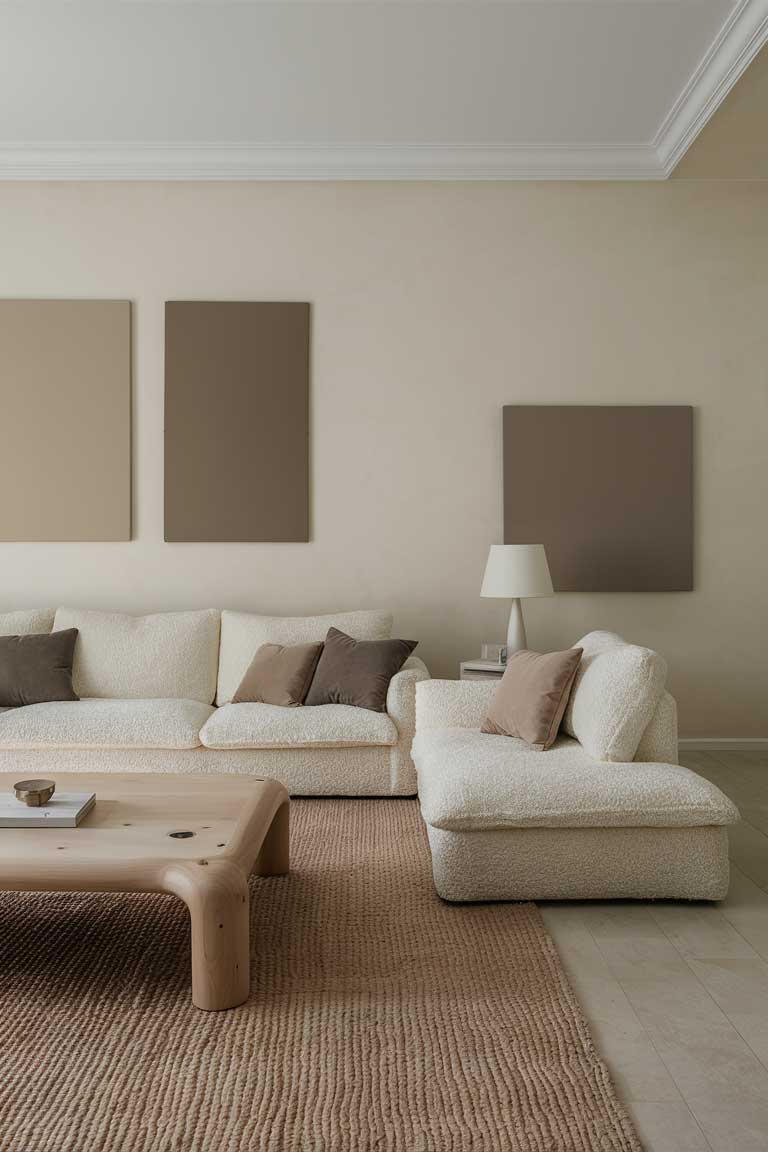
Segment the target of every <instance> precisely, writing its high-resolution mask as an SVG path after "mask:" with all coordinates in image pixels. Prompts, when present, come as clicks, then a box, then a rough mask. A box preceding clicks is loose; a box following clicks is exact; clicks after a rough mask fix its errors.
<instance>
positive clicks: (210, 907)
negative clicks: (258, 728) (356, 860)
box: [0, 772, 289, 1011]
mask: <svg viewBox="0 0 768 1152" xmlns="http://www.w3.org/2000/svg"><path fill="white" fill-rule="evenodd" d="M19 775H23V773H21V774H16V775H11V774H9V773H0V792H12V791H13V785H14V784H15V783H16V781H17V780H18V779H19ZM46 775H48V773H46ZM50 779H53V780H55V781H56V784H57V788H58V790H59V791H60V792H95V793H96V806H95V808H94V809H93V810H92V811H91V812H90V813H89V814H88V815H87V816H86V817H85V818H84V820H83V822H82V823H81V824H80V825H79V827H77V828H2V829H0V889H9V890H14V891H48V890H52V891H84V892H92V891H93V892H96V891H98V892H170V893H172V894H173V895H174V896H178V897H179V898H180V899H181V900H183V901H184V903H185V904H186V905H187V907H188V908H189V913H190V918H191V923H192V1000H193V1003H194V1004H196V1005H197V1007H198V1008H204V1009H206V1010H207V1011H216V1010H218V1009H221V1008H234V1007H235V1006H236V1005H238V1004H242V1003H243V1001H244V1000H245V999H247V997H248V989H249V968H250V949H249V930H248V917H249V901H248V876H249V875H250V874H251V873H255V874H257V875H259V876H275V875H280V874H283V873H285V872H287V871H288V806H289V800H288V793H287V791H286V790H285V788H284V787H283V786H282V784H279V783H278V782H277V781H276V780H258V779H256V778H254V777H252V776H250V777H249V776H186V775H184V776H180V775H171V774H170V773H169V774H168V775H164V774H163V775H149V774H144V773H131V774H125V775H123V774H117V773H109V774H106V773H104V774H99V775H84V774H81V773H74V772H61V773H59V774H58V775H57V774H56V773H55V772H53V773H50ZM174 832H191V833H193V835H192V836H189V837H174V836H173V835H172V833H174Z"/></svg>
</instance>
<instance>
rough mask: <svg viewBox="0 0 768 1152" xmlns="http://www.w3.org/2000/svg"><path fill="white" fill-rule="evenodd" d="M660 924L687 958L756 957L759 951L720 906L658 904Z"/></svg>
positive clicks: (654, 911) (656, 914) (655, 912)
mask: <svg viewBox="0 0 768 1152" xmlns="http://www.w3.org/2000/svg"><path fill="white" fill-rule="evenodd" d="M651 914H652V915H653V918H654V920H655V921H656V923H657V924H658V925H659V926H660V927H661V928H662V929H663V930H664V932H665V933H666V935H667V936H668V937H669V939H670V940H671V941H672V943H673V944H674V946H675V948H677V950H678V952H680V953H681V954H682V955H683V956H685V957H686V959H687V958H688V957H691V956H695V957H697V958H699V959H706V958H707V957H733V958H736V959H738V958H739V957H745V958H752V957H755V955H756V953H755V950H754V949H753V948H752V947H751V945H750V944H748V943H747V941H746V940H745V939H744V937H743V936H742V935H741V934H740V933H739V932H737V931H736V929H735V928H734V926H733V925H732V924H731V923H729V921H728V920H727V919H726V917H725V916H724V915H723V912H722V910H721V909H720V907H719V906H718V905H716V904H704V903H701V904H676V903H672V902H671V901H670V902H668V903H659V904H654V905H653V907H652V909H651Z"/></svg>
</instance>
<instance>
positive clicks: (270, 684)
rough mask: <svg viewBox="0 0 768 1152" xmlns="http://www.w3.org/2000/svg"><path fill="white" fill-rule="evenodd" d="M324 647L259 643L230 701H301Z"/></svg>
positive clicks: (294, 703) (286, 704) (282, 703)
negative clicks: (259, 645)
mask: <svg viewBox="0 0 768 1152" xmlns="http://www.w3.org/2000/svg"><path fill="white" fill-rule="evenodd" d="M322 650H323V645H322V643H320V644H291V645H290V646H289V647H284V646H283V645H282V644H262V645H261V647H260V648H259V649H258V651H257V652H256V655H255V656H254V658H253V660H251V663H250V665H249V667H248V671H247V672H246V674H245V676H243V678H242V680H241V681H240V684H239V687H238V689H237V692H235V694H234V696H233V697H232V703H233V704H278V705H280V707H282V708H298V706H299V704H303V703H304V697H305V696H306V694H307V691H308V689H309V686H310V684H311V683H312V677H313V676H314V674H315V668H317V662H318V660H319V659H320V653H321V652H322Z"/></svg>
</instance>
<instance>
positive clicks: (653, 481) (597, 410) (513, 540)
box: [504, 405, 693, 592]
mask: <svg viewBox="0 0 768 1152" xmlns="http://www.w3.org/2000/svg"><path fill="white" fill-rule="evenodd" d="M504 541H505V543H507V544H522V543H539V542H540V543H543V544H544V545H545V547H546V549H547V556H548V558H549V566H550V570H551V572H552V582H553V584H554V586H555V591H557V592H685V591H690V590H691V589H692V587H693V409H692V408H690V407H683V406H679V407H678V406H649V407H644V406H637V407H635V406H583V407H581V406H555V405H553V406H538V405H509V406H506V407H505V408H504Z"/></svg>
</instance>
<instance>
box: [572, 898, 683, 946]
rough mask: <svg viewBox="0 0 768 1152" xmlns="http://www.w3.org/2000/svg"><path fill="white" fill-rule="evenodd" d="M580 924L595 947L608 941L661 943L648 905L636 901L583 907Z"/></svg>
mask: <svg viewBox="0 0 768 1152" xmlns="http://www.w3.org/2000/svg"><path fill="white" fill-rule="evenodd" d="M582 920H583V922H584V924H585V925H586V926H587V928H588V929H589V931H590V932H591V933H592V935H593V936H594V938H595V940H596V941H597V943H598V944H602V943H603V941H609V940H623V941H626V940H648V939H650V940H663V939H664V933H663V932H662V930H661V928H659V925H658V924H657V923H656V921H655V920H654V918H653V913H652V905H650V904H643V903H642V902H641V901H639V900H635V901H633V900H605V901H597V902H595V903H594V904H589V905H586V906H585V907H584V908H583V911H582Z"/></svg>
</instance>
